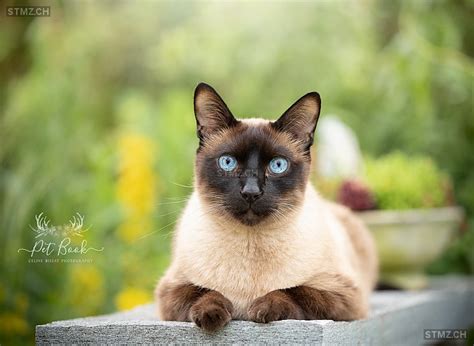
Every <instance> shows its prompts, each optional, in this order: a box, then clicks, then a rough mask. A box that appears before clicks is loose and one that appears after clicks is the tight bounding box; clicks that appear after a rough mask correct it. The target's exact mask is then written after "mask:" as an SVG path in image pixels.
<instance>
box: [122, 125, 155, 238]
mask: <svg viewBox="0 0 474 346" xmlns="http://www.w3.org/2000/svg"><path fill="white" fill-rule="evenodd" d="M119 160H120V165H119V178H118V182H117V198H118V200H119V202H120V204H121V206H122V208H123V211H124V216H125V219H124V221H123V223H122V225H120V226H119V228H118V234H119V236H120V238H121V239H122V240H123V241H125V242H127V243H131V242H132V241H134V240H136V239H137V238H139V237H140V236H141V235H144V234H146V233H148V232H149V231H150V229H151V225H152V222H151V215H152V212H153V207H154V203H155V199H156V178H155V174H154V172H153V162H154V146H153V142H152V141H151V140H150V139H149V138H147V137H145V136H144V135H141V134H138V133H126V134H124V135H122V136H121V137H120V139H119Z"/></svg>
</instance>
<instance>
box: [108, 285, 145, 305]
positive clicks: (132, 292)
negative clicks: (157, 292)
mask: <svg viewBox="0 0 474 346" xmlns="http://www.w3.org/2000/svg"><path fill="white" fill-rule="evenodd" d="M150 301H151V294H150V292H148V291H145V290H142V289H140V288H135V287H127V288H125V289H124V290H123V291H122V292H120V293H119V294H117V296H116V297H115V305H116V306H117V308H118V309H119V310H128V309H131V308H133V307H135V306H137V305H142V304H145V303H148V302H150Z"/></svg>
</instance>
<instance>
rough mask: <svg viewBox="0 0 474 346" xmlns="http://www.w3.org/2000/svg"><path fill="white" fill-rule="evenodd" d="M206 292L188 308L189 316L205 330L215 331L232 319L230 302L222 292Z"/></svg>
mask: <svg viewBox="0 0 474 346" xmlns="http://www.w3.org/2000/svg"><path fill="white" fill-rule="evenodd" d="M213 293H216V294H207V295H204V296H203V297H201V298H200V299H199V300H198V301H197V302H196V303H195V304H194V305H193V306H192V307H191V310H190V318H191V320H192V321H193V322H194V323H196V325H197V326H198V327H199V328H201V329H203V330H204V331H206V332H210V333H212V332H215V331H217V330H219V329H221V328H222V327H224V326H225V325H226V324H227V323H229V321H230V320H231V319H232V310H233V307H232V303H231V302H230V301H229V300H228V299H227V298H226V297H224V296H223V295H222V294H220V293H217V292H213Z"/></svg>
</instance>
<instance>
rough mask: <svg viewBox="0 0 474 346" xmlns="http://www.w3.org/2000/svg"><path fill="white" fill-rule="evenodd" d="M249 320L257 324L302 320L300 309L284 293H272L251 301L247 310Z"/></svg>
mask: <svg viewBox="0 0 474 346" xmlns="http://www.w3.org/2000/svg"><path fill="white" fill-rule="evenodd" d="M248 315H249V318H250V319H251V320H252V321H254V322H258V323H268V322H272V321H279V320H286V319H294V320H300V319H304V315H303V311H302V310H301V308H300V307H299V306H298V305H297V304H296V303H295V302H294V301H293V300H292V299H291V297H289V296H287V295H286V294H285V293H284V292H281V291H273V292H270V293H268V294H266V295H264V296H263V297H260V298H257V299H255V300H254V301H253V303H252V304H251V305H250V307H249V309H248Z"/></svg>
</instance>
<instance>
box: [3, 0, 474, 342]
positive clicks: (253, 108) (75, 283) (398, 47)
mask: <svg viewBox="0 0 474 346" xmlns="http://www.w3.org/2000/svg"><path fill="white" fill-rule="evenodd" d="M28 3H29V4H31V5H50V6H51V15H50V16H49V17H37V18H31V17H6V16H5V10H4V9H3V8H4V7H5V6H7V5H12V4H14V2H8V1H7V2H5V1H4V2H0V4H2V5H3V6H2V9H1V11H2V17H1V21H0V76H1V77H0V162H1V168H0V273H1V274H0V307H1V310H0V336H1V337H0V343H4V342H12V343H16V342H25V341H28V342H32V341H33V334H34V326H35V325H36V324H41V323H46V322H49V321H52V320H57V319H64V318H72V317H77V316H83V315H92V314H100V313H106V312H111V311H115V310H117V309H126V308H129V307H132V306H134V305H136V304H141V303H145V302H147V301H149V300H151V299H152V291H153V288H154V285H155V282H156V280H157V279H158V278H159V276H160V275H161V274H162V273H163V271H164V270H165V269H166V267H167V265H168V263H169V245H170V238H171V232H172V230H173V225H174V223H175V221H176V218H177V216H178V215H179V211H180V210H181V208H182V207H183V206H184V201H185V198H186V196H188V195H189V193H190V191H191V189H190V186H191V185H192V169H193V157H194V154H195V149H196V147H197V138H196V134H195V121H194V116H193V105H192V94H193V90H194V87H195V86H196V84H197V83H198V82H200V81H206V82H208V83H210V84H211V85H213V86H214V87H216V89H217V90H218V91H219V92H220V93H221V94H222V95H223V97H224V98H225V100H226V101H227V103H228V104H229V106H230V107H231V109H232V110H233V112H234V114H236V115H237V116H263V117H267V118H275V117H277V116H279V115H280V114H281V113H282V112H283V111H284V110H285V109H286V108H287V107H288V106H289V105H290V104H291V103H292V102H293V101H294V100H296V99H297V98H298V97H299V96H301V95H303V94H304V93H306V92H308V91H311V90H317V91H318V92H320V94H321V95H322V99H323V108H322V109H323V110H322V117H324V115H325V114H336V115H338V116H339V117H340V118H341V119H343V120H344V121H345V122H346V123H347V124H348V125H349V126H351V127H352V128H353V129H354V131H355V132H356V134H357V135H358V138H359V141H360V145H361V148H362V150H363V152H364V154H366V155H371V156H373V157H378V156H380V155H384V154H387V153H390V152H392V151H394V150H399V151H402V152H403V153H405V154H407V155H427V156H429V157H431V158H432V159H433V160H435V161H436V163H437V164H438V165H439V167H441V169H442V170H444V171H446V172H447V173H449V174H450V175H451V177H452V179H453V182H454V196H455V200H456V201H457V203H458V204H460V205H462V206H463V207H464V208H465V210H466V213H467V218H466V223H465V224H464V225H463V227H462V230H460V234H459V237H458V240H457V241H455V242H454V244H453V246H452V247H450V248H449V249H448V251H447V252H446V253H445V254H444V255H443V256H442V258H440V259H439V260H438V261H436V262H435V263H434V264H433V265H432V266H431V267H430V271H431V273H436V274H441V273H446V272H463V273H471V274H472V273H473V272H474V255H473V249H474V115H473V95H474V94H473V77H474V67H473V56H474V40H473V39H472V38H473V37H474V15H473V13H474V2H473V1H472V0H457V1H448V0H437V1H427V0H417V1H388V0H387V1H374V0H365V1H358V2H356V1H348V0H347V1H344V0H340V1H334V2H329V1H315V2H306V1H303V2H301V1H300V2H289V1H288V2H282V1H271V2H270V1H244V2H187V1H186V2H152V1H143V2H132V1H128V2H127V1H120V2H113V1H102V2H98V1H95V2H94V1H63V2H54V1H53V2H51V1H43V2H41V3H39V2H32V1H29V2H28V1H27V2H26V3H25V2H22V5H24V4H28ZM316 136H317V134H316ZM401 174H403V173H401ZM420 179H423V177H420ZM42 212H43V213H44V215H46V216H47V218H48V219H50V220H51V222H52V223H54V224H66V223H67V222H68V220H70V218H71V217H72V216H73V215H74V214H75V213H77V212H78V213H80V214H81V215H84V217H85V219H84V225H85V226H87V227H89V230H88V232H87V240H88V241H89V243H90V244H96V245H97V246H100V247H103V248H104V251H102V252H97V253H94V254H92V253H91V254H89V255H90V256H89V257H90V258H92V259H93V260H92V261H91V262H89V263H36V264H35V263H31V262H28V258H29V257H28V254H26V253H24V252H18V249H19V248H22V247H27V246H30V245H31V244H32V242H33V240H34V234H33V232H32V231H31V229H30V225H34V223H35V215H38V214H40V213H42Z"/></svg>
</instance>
